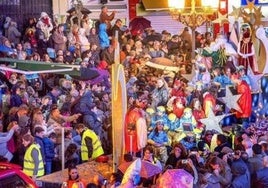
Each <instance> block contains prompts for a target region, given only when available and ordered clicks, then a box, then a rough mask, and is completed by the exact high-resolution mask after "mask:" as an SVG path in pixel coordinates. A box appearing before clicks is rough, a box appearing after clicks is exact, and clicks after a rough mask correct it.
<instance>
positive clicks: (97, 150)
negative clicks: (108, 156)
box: [81, 129, 104, 161]
mask: <svg viewBox="0 0 268 188" xmlns="http://www.w3.org/2000/svg"><path fill="white" fill-rule="evenodd" d="M86 137H89V138H91V139H92V145H93V153H92V156H91V158H92V159H95V158H97V157H99V156H101V155H102V154H104V151H103V149H102V146H101V142H100V139H99V137H98V136H97V135H96V133H95V132H94V131H92V130H90V129H86V130H85V131H84V133H83V135H82V143H81V158H82V161H87V160H88V149H87V146H86V142H85V138H86Z"/></svg>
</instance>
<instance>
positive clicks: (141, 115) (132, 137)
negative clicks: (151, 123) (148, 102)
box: [125, 99, 147, 154]
mask: <svg viewBox="0 0 268 188" xmlns="http://www.w3.org/2000/svg"><path fill="white" fill-rule="evenodd" d="M142 107H143V103H142V102H140V101H139V100H138V99H136V100H135V102H134V104H133V106H132V107H130V109H129V110H128V112H127V114H126V118H125V151H126V153H131V154H133V153H138V152H140V151H142V149H143V148H144V147H145V146H146V144H147V125H146V119H145V112H144V110H143V109H142Z"/></svg>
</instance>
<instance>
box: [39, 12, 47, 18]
mask: <svg viewBox="0 0 268 188" xmlns="http://www.w3.org/2000/svg"><path fill="white" fill-rule="evenodd" d="M46 16H48V14H47V13H46V12H41V15H40V17H41V18H44V17H46Z"/></svg>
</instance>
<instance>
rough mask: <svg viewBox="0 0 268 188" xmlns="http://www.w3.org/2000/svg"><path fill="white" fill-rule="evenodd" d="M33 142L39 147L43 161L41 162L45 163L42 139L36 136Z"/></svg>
mask: <svg viewBox="0 0 268 188" xmlns="http://www.w3.org/2000/svg"><path fill="white" fill-rule="evenodd" d="M34 141H35V143H36V144H37V145H39V146H40V152H41V154H42V159H43V161H45V156H46V155H45V146H44V142H43V138H41V137H38V136H35V137H34Z"/></svg>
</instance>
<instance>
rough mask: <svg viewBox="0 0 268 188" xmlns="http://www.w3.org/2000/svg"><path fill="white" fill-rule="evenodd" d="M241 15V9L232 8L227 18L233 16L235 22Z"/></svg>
mask: <svg viewBox="0 0 268 188" xmlns="http://www.w3.org/2000/svg"><path fill="white" fill-rule="evenodd" d="M241 14H242V12H241V7H239V8H236V7H235V6H233V12H231V13H230V14H229V16H233V17H234V18H235V21H237V20H238V18H239V17H241Z"/></svg>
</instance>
